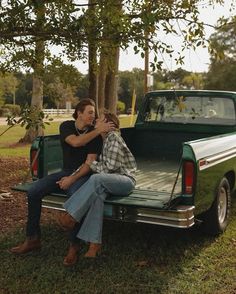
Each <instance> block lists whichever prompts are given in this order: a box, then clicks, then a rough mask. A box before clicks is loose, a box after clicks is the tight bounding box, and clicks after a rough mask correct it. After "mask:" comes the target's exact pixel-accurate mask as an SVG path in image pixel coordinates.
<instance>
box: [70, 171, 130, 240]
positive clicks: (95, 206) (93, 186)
mask: <svg viewBox="0 0 236 294" xmlns="http://www.w3.org/2000/svg"><path fill="white" fill-rule="evenodd" d="M134 186H135V183H134V181H133V180H132V179H131V178H130V177H127V176H125V175H120V174H107V173H100V174H94V175H92V176H91V177H90V178H89V180H88V181H87V182H86V183H85V184H84V185H83V186H82V187H81V188H80V189H79V190H77V191H76V192H75V193H74V194H73V195H72V196H71V197H70V198H69V199H68V200H67V201H66V202H65V204H64V208H65V209H66V211H67V212H68V213H69V214H70V215H71V216H72V217H73V218H74V219H75V220H77V221H78V222H80V221H81V220H82V219H83V217H84V219H83V222H82V225H81V228H80V230H79V232H78V233H77V238H79V239H81V240H84V241H86V242H92V243H101V242H102V226H103V209H104V200H105V199H106V197H107V196H108V195H109V194H113V195H119V196H127V195H128V194H130V193H131V192H132V190H133V189H134Z"/></svg>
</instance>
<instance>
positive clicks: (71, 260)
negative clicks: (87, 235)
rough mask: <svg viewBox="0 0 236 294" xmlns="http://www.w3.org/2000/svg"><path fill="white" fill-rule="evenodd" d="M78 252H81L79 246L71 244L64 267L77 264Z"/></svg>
mask: <svg viewBox="0 0 236 294" xmlns="http://www.w3.org/2000/svg"><path fill="white" fill-rule="evenodd" d="M78 251H79V245H78V244H73V243H71V244H70V247H69V250H68V252H67V255H66V257H65V258H64V261H63V264H64V266H72V265H74V264H76V262H77V259H78V256H77V253H78Z"/></svg>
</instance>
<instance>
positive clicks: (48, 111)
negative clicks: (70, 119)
mask: <svg viewBox="0 0 236 294" xmlns="http://www.w3.org/2000/svg"><path fill="white" fill-rule="evenodd" d="M43 112H44V114H46V115H52V116H57V115H68V114H69V115H70V114H73V113H74V109H54V108H51V109H43Z"/></svg>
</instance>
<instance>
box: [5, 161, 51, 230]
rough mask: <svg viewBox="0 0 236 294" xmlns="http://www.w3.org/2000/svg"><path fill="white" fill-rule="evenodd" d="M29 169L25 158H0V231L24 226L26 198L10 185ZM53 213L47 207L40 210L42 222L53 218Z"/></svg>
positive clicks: (23, 176) (20, 179)
mask: <svg viewBox="0 0 236 294" xmlns="http://www.w3.org/2000/svg"><path fill="white" fill-rule="evenodd" d="M28 171H29V161H28V159H27V158H22V157H17V158H12V157H5V158H0V211H1V213H0V233H3V232H7V231H10V230H14V229H15V228H16V227H19V226H22V227H23V228H24V227H25V223H26V218H27V203H26V202H27V199H26V196H25V193H21V192H16V191H13V190H12V189H11V187H12V186H14V185H16V184H19V183H20V182H22V181H23V180H24V179H25V177H26V175H27V174H28ZM54 217H55V215H53V212H52V211H50V210H47V209H43V211H42V222H48V221H52V220H54Z"/></svg>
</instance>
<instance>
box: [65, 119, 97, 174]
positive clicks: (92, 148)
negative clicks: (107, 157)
mask: <svg viewBox="0 0 236 294" xmlns="http://www.w3.org/2000/svg"><path fill="white" fill-rule="evenodd" d="M93 129H94V128H93V127H89V129H88V131H86V133H87V132H90V131H92V130H93ZM69 135H76V136H79V133H78V131H77V130H76V127H75V121H73V120H69V121H64V122H63V123H62V124H61V125H60V140H61V146H62V151H63V169H64V170H76V169H77V168H78V167H79V166H80V165H81V164H83V163H84V162H85V161H86V158H87V155H88V154H98V155H99V154H100V153H101V150H102V137H101V136H98V137H96V138H95V139H93V140H91V141H90V142H89V143H87V144H86V145H85V146H81V147H72V146H71V145H69V144H67V143H66V142H65V138H66V137H68V136H69Z"/></svg>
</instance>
